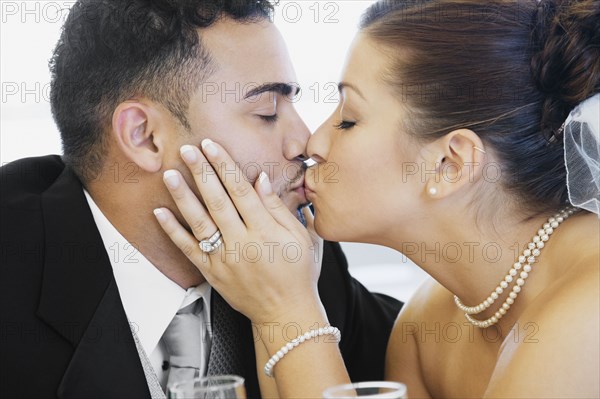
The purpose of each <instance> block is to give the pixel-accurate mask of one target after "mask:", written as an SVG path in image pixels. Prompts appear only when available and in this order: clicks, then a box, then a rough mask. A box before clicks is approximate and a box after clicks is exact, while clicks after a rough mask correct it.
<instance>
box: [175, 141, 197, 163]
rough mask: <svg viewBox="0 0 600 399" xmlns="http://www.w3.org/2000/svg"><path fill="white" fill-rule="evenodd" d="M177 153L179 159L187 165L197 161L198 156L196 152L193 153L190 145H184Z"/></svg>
mask: <svg viewBox="0 0 600 399" xmlns="http://www.w3.org/2000/svg"><path fill="white" fill-rule="evenodd" d="M179 153H180V154H181V157H182V158H183V159H184V160H185V161H186V162H187V163H194V162H196V161H197V160H198V156H197V155H196V151H194V147H192V146H191V145H187V144H186V145H184V146H182V147H181V148H180V149H179Z"/></svg>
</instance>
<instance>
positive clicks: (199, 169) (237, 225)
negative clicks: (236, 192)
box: [180, 145, 246, 240]
mask: <svg viewBox="0 0 600 399" xmlns="http://www.w3.org/2000/svg"><path fill="white" fill-rule="evenodd" d="M180 151H181V157H182V158H183V160H184V161H185V163H186V165H187V167H188V168H189V170H190V172H191V173H192V175H193V177H194V181H195V182H196V186H197V187H198V191H200V195H201V196H202V199H203V200H204V205H205V207H206V209H207V210H208V213H209V214H210V216H211V217H212V220H213V221H214V222H215V224H216V225H217V226H218V228H219V230H221V233H222V234H223V237H224V238H225V239H226V240H227V239H230V238H233V237H238V236H239V235H240V234H243V232H244V231H245V230H246V228H245V226H244V223H243V222H242V221H241V220H240V216H239V214H238V211H237V210H236V207H235V206H234V204H233V203H232V202H231V199H230V198H229V195H228V194H227V192H226V191H225V189H224V188H223V185H222V184H221V181H220V180H219V176H218V175H217V173H215V170H214V169H213V167H212V166H211V165H210V163H209V162H208V161H207V159H206V158H205V157H204V155H203V154H202V152H201V151H200V150H199V149H198V148H197V147H194V146H191V145H184V146H183V147H181V150H180ZM213 233H214V232H213ZM210 234H212V233H210Z"/></svg>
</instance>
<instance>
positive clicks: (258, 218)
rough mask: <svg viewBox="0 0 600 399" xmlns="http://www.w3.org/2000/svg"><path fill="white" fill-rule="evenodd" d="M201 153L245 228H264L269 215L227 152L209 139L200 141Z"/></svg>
mask: <svg viewBox="0 0 600 399" xmlns="http://www.w3.org/2000/svg"><path fill="white" fill-rule="evenodd" d="M202 151H203V153H204V155H205V156H206V159H208V161H209V162H210V163H211V165H212V167H213V169H214V170H215V171H216V173H217V175H218V176H219V178H220V180H221V182H222V183H223V186H225V188H226V189H227V193H228V194H229V197H230V198H231V200H232V201H233V203H234V204H235V207H236V209H237V211H238V212H239V214H240V215H241V217H242V219H243V220H244V222H245V224H246V226H247V227H251V226H252V227H258V226H265V225H266V223H268V222H269V221H270V220H271V218H270V216H269V213H268V212H266V211H265V209H264V207H263V206H262V204H261V201H260V198H258V195H256V192H255V191H254V188H253V187H252V185H251V184H250V183H249V182H248V181H247V180H246V177H245V176H244V175H243V173H242V170H241V169H240V168H239V167H238V165H237V164H236V163H235V162H234V161H233V159H231V157H230V156H229V154H228V153H227V151H225V149H224V148H223V147H222V146H220V145H219V144H216V143H214V142H213V141H211V140H209V139H205V140H204V141H202ZM205 200H206V197H205Z"/></svg>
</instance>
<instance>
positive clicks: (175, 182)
mask: <svg viewBox="0 0 600 399" xmlns="http://www.w3.org/2000/svg"><path fill="white" fill-rule="evenodd" d="M163 178H164V180H165V183H167V186H169V188H172V189H175V188H177V187H178V186H179V174H177V172H176V171H174V170H167V171H166V172H165V173H164V174H163Z"/></svg>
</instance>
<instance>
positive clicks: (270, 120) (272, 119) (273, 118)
mask: <svg viewBox="0 0 600 399" xmlns="http://www.w3.org/2000/svg"><path fill="white" fill-rule="evenodd" d="M258 117H259V118H260V119H262V120H263V121H265V122H267V123H275V122H277V120H278V119H279V115H277V114H273V115H258Z"/></svg>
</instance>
